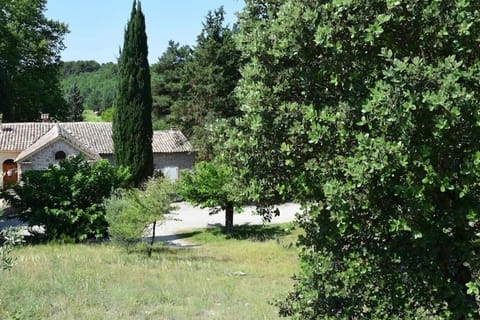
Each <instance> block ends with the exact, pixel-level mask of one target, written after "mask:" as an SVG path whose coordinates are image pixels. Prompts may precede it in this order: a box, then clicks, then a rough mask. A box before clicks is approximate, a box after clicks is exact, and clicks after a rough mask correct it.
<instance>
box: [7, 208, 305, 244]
mask: <svg viewBox="0 0 480 320" xmlns="http://www.w3.org/2000/svg"><path fill="white" fill-rule="evenodd" d="M175 206H177V208H178V209H177V210H175V211H173V212H172V213H169V214H167V215H166V218H167V219H166V220H165V221H163V222H162V223H157V227H156V228H155V236H156V239H157V240H162V241H166V242H167V243H169V244H171V245H176V246H187V245H189V244H187V243H185V242H184V241H182V239H180V237H179V236H178V234H179V233H182V232H184V231H189V230H192V229H200V228H209V227H215V226H223V225H224V223H225V213H224V212H223V211H221V212H219V213H218V214H214V215H209V214H208V213H209V209H201V208H199V207H194V206H192V205H190V204H188V203H186V202H178V203H176V204H175ZM277 208H278V209H279V210H280V215H279V216H278V217H273V219H272V221H271V222H270V223H285V222H291V221H294V220H295V214H296V213H297V212H300V205H298V204H295V203H285V204H282V205H279V206H277ZM233 223H234V225H244V224H252V225H260V224H263V223H264V222H263V220H262V217H261V216H258V215H256V214H255V207H251V206H247V207H244V208H243V211H242V212H241V213H236V214H235V215H234V216H233ZM21 225H22V223H21V222H20V221H18V220H17V219H6V218H4V217H0V230H1V229H3V228H6V227H8V226H21Z"/></svg>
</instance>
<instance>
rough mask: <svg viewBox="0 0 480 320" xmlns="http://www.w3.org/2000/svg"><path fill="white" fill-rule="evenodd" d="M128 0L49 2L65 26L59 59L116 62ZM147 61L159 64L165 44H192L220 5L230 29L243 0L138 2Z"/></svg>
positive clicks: (51, 11)
mask: <svg viewBox="0 0 480 320" xmlns="http://www.w3.org/2000/svg"><path fill="white" fill-rule="evenodd" d="M132 3H133V1H132V0H48V1H47V7H46V11H45V15H46V16H47V17H48V18H50V19H53V20H58V21H61V22H64V23H66V24H67V25H68V26H69V29H70V33H69V34H67V35H66V36H65V41H64V43H65V45H66V46H67V48H66V49H65V50H64V51H63V53H62V60H63V61H72V60H96V61H97V62H100V63H105V62H110V61H111V62H116V61H117V57H118V51H119V48H120V47H121V46H122V45H123V32H124V29H125V26H126V24H127V21H128V18H129V17H130V11H131V9H132ZM141 3H142V11H143V13H144V15H145V20H146V26H147V37H148V47H149V57H148V58H149V61H150V63H151V64H152V63H155V62H157V60H158V58H159V57H160V56H161V55H162V53H163V52H164V51H165V49H166V47H167V45H168V41H169V40H174V41H176V42H179V43H180V44H182V45H183V44H188V45H194V44H195V42H196V38H197V35H198V34H199V33H200V32H201V30H202V22H204V21H205V16H206V15H207V13H208V11H209V10H211V11H213V10H215V9H217V8H219V7H220V6H222V5H223V7H224V9H225V11H226V12H227V15H226V17H225V21H226V23H228V24H230V26H231V25H232V24H233V23H234V22H235V21H236V16H235V13H236V12H238V11H240V10H241V9H242V8H243V6H244V2H243V0H142V1H141Z"/></svg>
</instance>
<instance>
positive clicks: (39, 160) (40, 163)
mask: <svg viewBox="0 0 480 320" xmlns="http://www.w3.org/2000/svg"><path fill="white" fill-rule="evenodd" d="M58 151H63V152H65V155H66V156H67V157H68V156H76V155H78V154H79V153H80V151H79V150H77V149H75V148H74V147H72V146H71V145H69V144H68V143H66V142H64V141H61V140H60V141H57V142H55V143H53V144H51V145H49V146H47V147H45V148H44V149H43V150H40V151H39V152H37V153H34V154H33V156H32V157H31V158H30V159H27V161H28V162H25V163H22V164H21V166H22V171H26V170H45V169H47V168H48V166H49V165H50V164H56V163H58V162H59V160H55V153H57V152H58Z"/></svg>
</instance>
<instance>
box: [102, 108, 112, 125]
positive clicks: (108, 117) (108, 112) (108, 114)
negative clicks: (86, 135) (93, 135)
mask: <svg viewBox="0 0 480 320" xmlns="http://www.w3.org/2000/svg"><path fill="white" fill-rule="evenodd" d="M113 112H114V110H113V108H108V109H105V110H104V111H103V112H102V115H101V117H102V121H105V122H112V120H113Z"/></svg>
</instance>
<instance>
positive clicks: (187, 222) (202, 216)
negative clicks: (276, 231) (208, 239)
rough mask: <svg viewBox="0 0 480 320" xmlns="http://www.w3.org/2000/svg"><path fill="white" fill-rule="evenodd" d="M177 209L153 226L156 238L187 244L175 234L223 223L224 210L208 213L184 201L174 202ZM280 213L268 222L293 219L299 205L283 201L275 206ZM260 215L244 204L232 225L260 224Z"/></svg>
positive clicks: (182, 244) (171, 242)
mask: <svg viewBox="0 0 480 320" xmlns="http://www.w3.org/2000/svg"><path fill="white" fill-rule="evenodd" d="M175 205H176V206H177V207H178V209H177V210H175V211H173V212H172V213H170V214H167V215H166V218H167V219H166V220H165V221H164V222H163V223H161V224H159V225H157V227H156V228H155V237H156V239H157V240H162V241H166V242H167V243H168V244H170V245H176V246H189V244H188V243H186V242H184V241H182V239H180V238H179V237H178V236H177V235H178V234H179V233H182V231H189V230H192V229H200V228H209V227H216V226H224V225H225V212H223V211H221V212H219V213H218V214H214V215H209V214H208V213H209V209H208V208H205V209H201V208H199V207H194V206H192V205H190V204H188V203H186V202H178V203H176V204H175ZM276 208H278V209H279V211H280V215H279V216H278V217H273V218H272V221H271V222H270V223H272V224H275V223H286V222H291V221H294V220H295V214H296V213H297V212H300V205H298V204H296V203H291V202H289V203H284V204H281V205H278V206H276ZM263 223H264V222H263V219H262V217H261V216H259V215H256V214H255V207H252V206H246V207H244V208H243V211H242V212H240V213H235V215H234V216H233V224H234V225H245V224H251V225H260V224H263Z"/></svg>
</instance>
